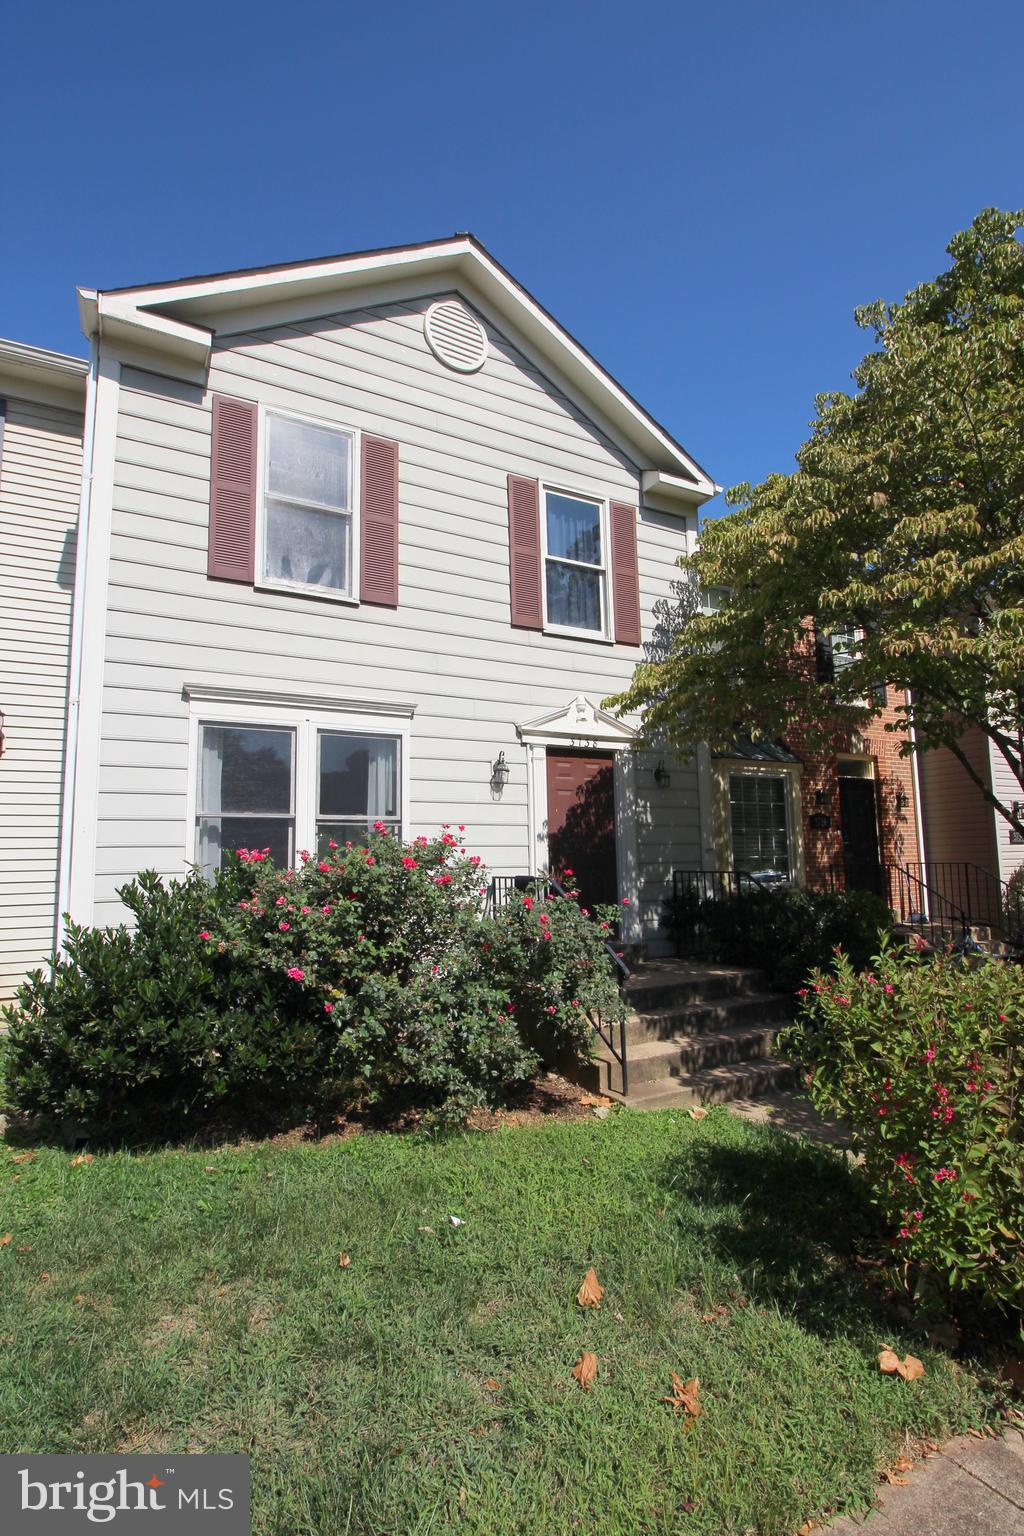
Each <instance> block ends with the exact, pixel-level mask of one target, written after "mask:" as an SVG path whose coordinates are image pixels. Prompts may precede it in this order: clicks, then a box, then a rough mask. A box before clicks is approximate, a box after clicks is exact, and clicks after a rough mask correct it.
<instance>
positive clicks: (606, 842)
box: [548, 750, 618, 906]
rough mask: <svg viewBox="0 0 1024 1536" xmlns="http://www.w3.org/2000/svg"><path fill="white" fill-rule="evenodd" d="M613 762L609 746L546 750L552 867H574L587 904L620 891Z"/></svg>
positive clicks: (557, 872)
mask: <svg viewBox="0 0 1024 1536" xmlns="http://www.w3.org/2000/svg"><path fill="white" fill-rule="evenodd" d="M613 764H614V758H613V757H612V754H611V753H610V752H557V751H551V750H549V751H548V857H549V860H550V865H551V873H552V874H553V875H554V876H555V878H556V879H558V880H560V879H561V878H562V875H563V872H564V871H565V870H566V869H571V870H572V872H573V878H572V883H573V884H574V885H575V886H576V887H577V889H578V890H579V893H580V900H581V901H582V903H583V905H584V906H593V904H594V903H595V902H599V901H609V902H614V901H615V900H616V899H617V896H618V881H617V877H616V867H615V781H614V768H613Z"/></svg>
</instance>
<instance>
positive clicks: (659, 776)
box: [654, 762, 672, 789]
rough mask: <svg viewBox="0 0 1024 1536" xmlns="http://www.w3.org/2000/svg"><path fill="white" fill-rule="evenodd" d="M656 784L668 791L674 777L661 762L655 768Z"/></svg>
mask: <svg viewBox="0 0 1024 1536" xmlns="http://www.w3.org/2000/svg"><path fill="white" fill-rule="evenodd" d="M654 782H655V784H657V786H658V788H659V789H668V786H669V785H670V784H671V783H672V775H671V774H670V773H669V771H668V769H667V768H666V767H665V764H664V762H660V763H659V764H658V766H657V768H655V770H654Z"/></svg>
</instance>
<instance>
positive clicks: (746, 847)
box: [729, 773, 789, 875]
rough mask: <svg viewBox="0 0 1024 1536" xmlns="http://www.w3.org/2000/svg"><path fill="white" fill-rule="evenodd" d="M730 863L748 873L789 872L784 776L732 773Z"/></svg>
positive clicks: (730, 783) (730, 791)
mask: <svg viewBox="0 0 1024 1536" xmlns="http://www.w3.org/2000/svg"><path fill="white" fill-rule="evenodd" d="M729 810H730V819H731V824H732V855H733V867H734V868H735V869H737V870H742V871H746V872H747V873H750V874H758V873H765V872H767V871H778V872H780V873H782V874H785V875H788V873H789V834H788V829H787V823H786V784H785V780H784V779H782V778H780V777H777V776H769V775H767V774H753V773H749V774H742V773H734V774H733V775H732V776H731V777H730V780H729Z"/></svg>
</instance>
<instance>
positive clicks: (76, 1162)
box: [69, 1152, 95, 1168]
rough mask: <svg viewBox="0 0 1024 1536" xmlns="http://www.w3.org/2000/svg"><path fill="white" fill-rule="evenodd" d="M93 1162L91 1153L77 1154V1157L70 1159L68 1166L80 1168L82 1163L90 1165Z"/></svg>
mask: <svg viewBox="0 0 1024 1536" xmlns="http://www.w3.org/2000/svg"><path fill="white" fill-rule="evenodd" d="M94 1161H95V1159H94V1157H93V1155H92V1153H91V1152H79V1154H78V1156H77V1157H73V1158H72V1159H71V1163H70V1165H69V1166H70V1167H72V1168H81V1166H82V1164H83V1163H91V1162H94Z"/></svg>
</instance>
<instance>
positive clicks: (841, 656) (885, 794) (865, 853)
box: [694, 594, 921, 906]
mask: <svg viewBox="0 0 1024 1536" xmlns="http://www.w3.org/2000/svg"><path fill="white" fill-rule="evenodd" d="M716 606H717V599H716V598H715V596H714V595H713V594H710V595H706V597H705V601H704V607H705V611H710V610H711V609H713V608H714V607H716ZM857 646H858V634H857V631H856V630H855V629H854V628H853V627H852V626H851V627H849V628H846V629H842V630H835V631H832V632H830V633H824V632H822V633H818V632H816V631H815V629H814V626H813V624H812V623H811V621H810V620H808V621H807V623H806V624H805V626H804V630H803V634H802V636H801V638H800V640H799V642H798V644H797V646H796V648H795V650H794V654H793V666H794V669H796V670H798V671H800V670H806V671H807V672H808V673H809V674H810V675H817V677H818V680H819V681H821V682H831V681H832V680H833V678H834V677H835V674H836V672H837V671H840V670H842V668H844V667H846V666H849V665H850V663H851V662H852V661H853V660H854V658H855V656H856V652H857ZM870 702H871V703H872V705H873V706H874V710H875V712H874V714H873V715H872V716H871V718H870V719H869V720H867V722H866V723H863V724H861V725H858V726H857V727H853V726H851V727H850V728H849V729H836V730H834V731H833V732H831V733H830V734H829V735H828V736H827V738H826V740H825V741H824V742H823V741H821V740H819V739H816V738H812V736H811V735H810V733H808V732H807V731H804V730H801V729H799V728H796V729H793V730H791V731H788V732H787V733H786V738H785V740H784V741H770V740H758V741H753V740H751V739H749V738H744V737H740V738H738V739H737V740H736V741H734V742H733V744H732V746H731V747H730V749H729V750H728V751H723V752H720V753H716V754H715V755H714V757H713V758H712V764H711V799H712V820H713V841H714V855H715V858H714V862H715V865H716V867H717V869H718V870H720V871H722V872H723V873H725V874H727V875H735V874H748V875H753V876H757V877H759V878H760V879H761V880H762V881H765V882H767V883H769V884H773V883H778V882H792V883H795V884H798V885H806V886H808V887H809V888H810V889H811V890H831V891H843V890H851V891H852V890H866V891H873V892H875V893H876V894H878V895H882V896H885V897H887V898H890V897H891V898H893V899H894V900H896V901H897V903H900V902H902V904H903V905H906V904H907V901H908V897H907V892H906V882H905V881H904V888H903V889H896V888H894V884H893V875H894V873H895V872H896V871H899V870H902V869H905V868H906V867H907V865H908V864H912V865H915V866H916V864H917V862H918V861H919V860H920V859H921V827H920V818H919V813H918V807H919V803H920V801H919V795H918V792H917V784H916V769H915V761H914V759H913V758H907V757H901V756H900V750H899V749H900V743H901V740H902V739H903V738H902V736H901V735H899V734H896V733H894V732H893V731H891V730H887V729H886V727H887V726H889V725H890V724H892V723H894V722H895V721H896V720H897V719H898V718H899V711H900V707H901V706H902V705H904V704H905V702H906V694H905V692H904V691H903V690H902V689H899V688H894V687H892V686H891V685H885V686H882V685H880V686H878V687H876V688H874V689H873V690H872V697H871V701H870ZM694 873H695V874H696V873H697V872H696V871H695V872H694ZM914 905H915V906H916V905H919V903H917V902H915V903H914Z"/></svg>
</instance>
